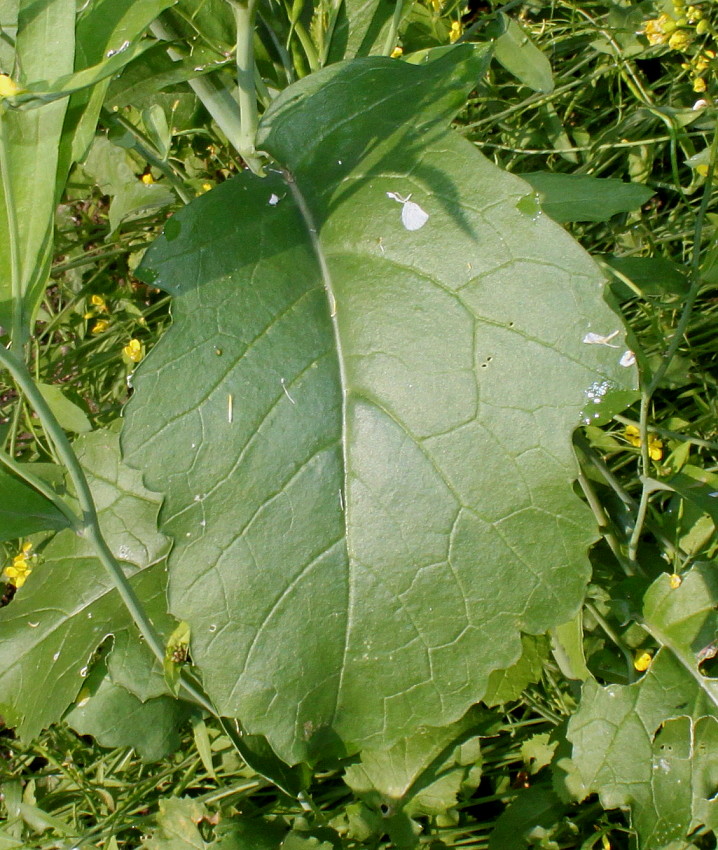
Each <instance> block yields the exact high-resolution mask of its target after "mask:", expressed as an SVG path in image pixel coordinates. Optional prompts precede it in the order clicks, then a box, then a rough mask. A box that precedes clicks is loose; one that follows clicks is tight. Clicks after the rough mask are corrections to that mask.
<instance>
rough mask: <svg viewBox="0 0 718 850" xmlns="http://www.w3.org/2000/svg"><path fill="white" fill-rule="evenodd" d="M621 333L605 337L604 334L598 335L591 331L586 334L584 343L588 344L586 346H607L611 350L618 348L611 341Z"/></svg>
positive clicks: (617, 332)
mask: <svg viewBox="0 0 718 850" xmlns="http://www.w3.org/2000/svg"><path fill="white" fill-rule="evenodd" d="M619 333H620V331H614V332H613V333H610V334H606V335H605V336H604V335H603V334H597V333H593V331H591V332H589V333H587V334H586V336H585V337H584V338H583V341H584V342H585V343H586V345H607V346H608V347H609V348H618V346H617V345H612V344H611V340H612V339H615V338H616V337H617V336H618V334H619Z"/></svg>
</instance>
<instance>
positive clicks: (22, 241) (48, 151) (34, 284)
mask: <svg viewBox="0 0 718 850" xmlns="http://www.w3.org/2000/svg"><path fill="white" fill-rule="evenodd" d="M75 11H76V3H75V0H20V2H19V13H18V33H17V42H16V56H15V71H14V74H15V79H16V82H18V84H19V85H21V86H26V85H27V84H28V83H31V82H33V81H35V80H41V79H48V78H49V77H54V76H57V75H60V74H65V73H70V72H72V69H73V61H74V55H75ZM66 106H67V103H66V101H59V102H57V103H52V104H47V105H44V106H43V107H42V108H40V109H37V110H33V111H32V112H19V111H17V110H12V111H5V112H4V114H3V115H2V116H0V121H2V124H3V135H4V138H5V144H6V149H7V159H8V172H9V174H8V177H9V184H10V197H6V196H5V192H4V189H3V188H2V183H0V248H1V249H2V250H0V325H5V326H6V327H8V328H9V327H11V326H12V323H11V309H12V308H11V300H12V285H11V281H12V278H13V273H12V268H11V252H10V242H11V239H12V238H13V235H12V227H11V226H10V223H9V218H8V204H11V205H12V206H13V207H14V214H15V219H16V222H17V229H18V244H17V245H16V249H17V253H18V260H19V281H18V289H19V292H20V293H22V296H23V298H24V308H25V315H24V317H23V327H24V328H25V330H27V328H28V327H29V323H30V321H31V319H32V315H33V313H34V311H35V309H36V308H37V305H38V304H39V302H40V299H41V298H42V294H43V292H44V289H45V283H46V281H47V275H48V271H49V264H50V250H51V244H52V231H53V222H54V215H55V181H56V176H57V166H58V151H59V147H60V138H61V135H62V127H63V122H64V118H65V110H66Z"/></svg>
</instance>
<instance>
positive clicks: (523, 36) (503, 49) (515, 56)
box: [487, 12, 554, 94]
mask: <svg viewBox="0 0 718 850" xmlns="http://www.w3.org/2000/svg"><path fill="white" fill-rule="evenodd" d="M487 33H488V34H489V35H490V36H491V37H492V38H495V39H496V41H495V42H494V56H495V57H496V59H497V61H498V62H500V63H501V64H502V65H503V66H504V68H506V70H507V71H508V72H509V73H510V74H513V75H514V76H515V77H516V79H517V80H519V81H520V82H522V83H523V84H524V85H526V86H529V88H532V89H533V90H534V91H537V92H543V93H544V94H548V93H549V92H552V91H553V88H554V82H553V73H552V71H551V63H550V62H549V61H548V59H547V58H546V56H545V54H544V53H542V52H541V50H539V48H538V47H536V45H535V44H534V43H533V41H531V38H530V36H529V35H528V33H527V32H525V31H524V30H523V29H522V28H521V26H520V25H519V24H517V23H516V21H514V20H513V19H512V18H509V16H508V15H505V14H504V13H503V12H499V13H498V14H497V16H496V19H495V21H493V22H492V23H491V25H490V26H489V28H488V29H487Z"/></svg>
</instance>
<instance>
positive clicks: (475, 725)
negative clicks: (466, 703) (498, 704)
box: [344, 709, 496, 815]
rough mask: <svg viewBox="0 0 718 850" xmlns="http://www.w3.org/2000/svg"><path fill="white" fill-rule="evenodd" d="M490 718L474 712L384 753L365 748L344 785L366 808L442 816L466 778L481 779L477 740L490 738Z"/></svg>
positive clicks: (421, 732)
mask: <svg viewBox="0 0 718 850" xmlns="http://www.w3.org/2000/svg"><path fill="white" fill-rule="evenodd" d="M495 719H496V718H495V716H494V715H492V714H491V713H489V712H488V711H484V712H482V711H480V710H478V709H473V710H472V711H470V712H469V713H468V714H467V715H466V716H465V717H463V718H462V719H461V720H459V721H458V722H456V723H452V724H451V725H449V726H444V727H442V728H439V729H437V728H428V727H427V728H423V729H420V730H418V731H417V732H416V733H415V734H414V735H413V736H412V737H411V738H404V739H402V740H401V741H397V743H396V744H394V745H393V746H392V747H390V748H389V749H387V750H364V751H363V752H362V755H361V761H360V762H359V763H358V764H355V765H351V766H350V767H348V768H347V770H346V773H345V776H344V781H345V782H346V783H347V785H348V786H349V787H350V788H351V789H352V790H353V791H354V792H355V793H356V794H357V795H358V796H359V797H361V798H362V799H363V800H365V801H366V802H367V803H368V804H370V805H371V806H373V807H374V808H376V809H378V808H379V807H380V806H385V807H387V808H388V809H389V811H390V813H391V814H395V813H397V812H399V811H400V810H408V813H409V814H434V815H436V814H442V813H444V812H446V811H448V810H449V809H450V808H452V807H453V806H455V805H456V795H457V794H458V792H459V790H460V788H461V787H462V784H463V783H465V782H466V781H467V780H469V782H470V783H471V784H472V785H473V787H476V786H477V785H478V783H479V780H480V777H481V771H480V768H481V749H480V746H479V737H480V736H481V735H490V734H491V733H492V726H493V724H494V723H495Z"/></svg>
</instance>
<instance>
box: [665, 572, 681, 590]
mask: <svg viewBox="0 0 718 850" xmlns="http://www.w3.org/2000/svg"><path fill="white" fill-rule="evenodd" d="M682 583H683V579H682V578H681V577H680V576H679V575H678V573H671V575H670V576H668V584H670V586H671V590H676V589H677V588H679V587H680V586H681V584H682Z"/></svg>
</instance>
